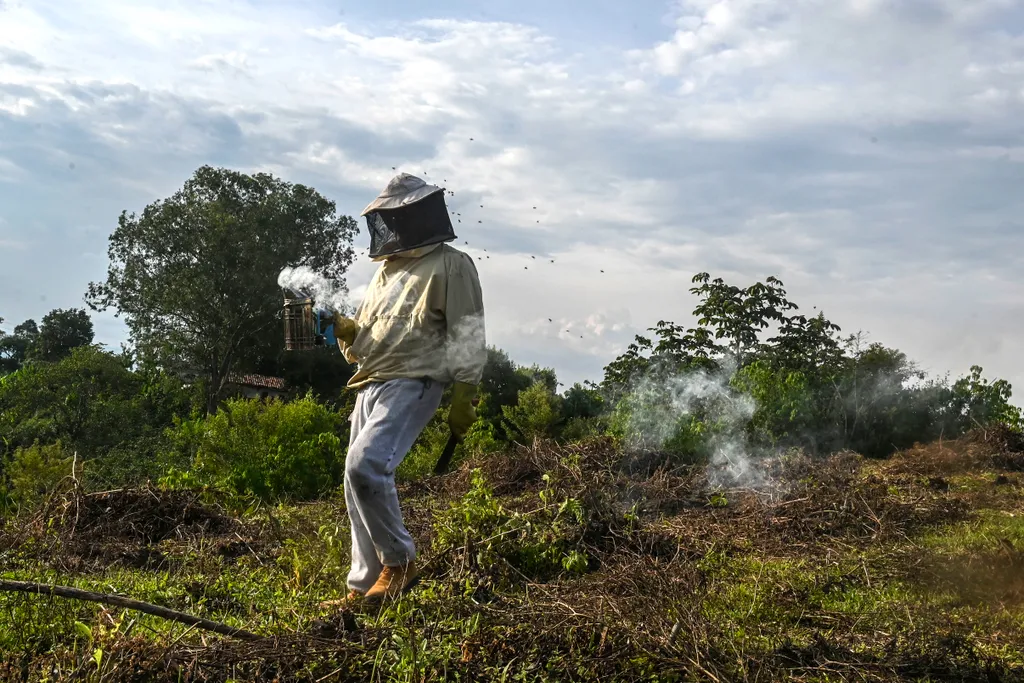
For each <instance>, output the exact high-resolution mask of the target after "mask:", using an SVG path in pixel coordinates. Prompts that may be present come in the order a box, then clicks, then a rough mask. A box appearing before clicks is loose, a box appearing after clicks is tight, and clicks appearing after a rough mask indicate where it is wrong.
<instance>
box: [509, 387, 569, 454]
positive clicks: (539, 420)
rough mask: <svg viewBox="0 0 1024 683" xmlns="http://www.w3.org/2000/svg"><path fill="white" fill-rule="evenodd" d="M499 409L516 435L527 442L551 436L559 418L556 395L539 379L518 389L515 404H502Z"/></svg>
mask: <svg viewBox="0 0 1024 683" xmlns="http://www.w3.org/2000/svg"><path fill="white" fill-rule="evenodd" d="M501 411H502V414H503V415H504V417H505V420H506V421H507V422H508V423H509V424H511V425H512V426H513V427H514V428H515V431H516V433H517V434H518V436H519V437H520V438H522V439H525V440H526V441H527V442H528V443H532V442H533V441H534V439H542V438H545V437H548V436H552V435H553V433H554V429H555V426H556V425H557V424H558V422H559V420H560V419H561V414H560V412H559V398H558V396H556V395H555V394H554V393H553V392H552V391H551V389H550V388H549V387H548V386H547V384H546V383H544V382H541V381H537V382H534V383H533V384H532V385H531V386H530V387H529V388H527V389H524V390H522V391H520V392H519V400H518V402H517V403H516V405H514V406H502V409H501Z"/></svg>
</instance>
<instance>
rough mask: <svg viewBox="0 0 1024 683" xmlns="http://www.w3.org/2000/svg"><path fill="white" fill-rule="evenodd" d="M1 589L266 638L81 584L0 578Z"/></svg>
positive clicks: (241, 637) (234, 635) (246, 637)
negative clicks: (94, 589)
mask: <svg viewBox="0 0 1024 683" xmlns="http://www.w3.org/2000/svg"><path fill="white" fill-rule="evenodd" d="M0 591H7V592H15V593H33V594H36V595H56V596H58V597H62V598H69V599H71V600H84V601H86V602H98V603H100V604H103V605H112V606H114V607H124V608H126V609H131V610H135V611H136V612H143V613H144V614H149V615H151V616H154V617H159V618H161V619H167V620H168V621H176V622H178V623H179V624H187V625H188V626H195V627H196V628H200V629H203V630H204V631H212V632H213V633H219V634H221V635H223V636H229V637H231V638H238V639H239V640H262V637H261V636H258V635H256V634H255V633H249V632H248V631H243V630H242V629H238V628H234V627H232V626H228V625H227V624H222V623H220V622H217V621H210V620H209V619H201V618H199V617H194V616H192V615H191V614H185V613H184V612H178V611H176V610H173V609H167V608H166V607H160V606H159V605H153V604H150V603H148V602H141V601H139V600H132V599H131V598H126V597H123V596H120V595H112V594H110V593H93V592H92V591H86V590H82V589H81V588H72V587H70V586H53V585H49V584H45V583H33V582H31V581H7V580H3V579H0Z"/></svg>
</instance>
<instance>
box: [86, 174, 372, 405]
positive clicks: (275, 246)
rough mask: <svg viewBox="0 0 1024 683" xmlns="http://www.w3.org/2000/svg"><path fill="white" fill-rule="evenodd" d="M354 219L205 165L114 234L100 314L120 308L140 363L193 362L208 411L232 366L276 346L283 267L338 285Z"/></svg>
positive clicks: (266, 178)
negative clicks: (308, 270)
mask: <svg viewBox="0 0 1024 683" xmlns="http://www.w3.org/2000/svg"><path fill="white" fill-rule="evenodd" d="M356 231H357V226H356V223H355V221H354V220H353V219H352V218H351V217H348V216H339V215H338V214H337V212H336V209H335V204H334V202H332V201H330V200H328V199H327V198H325V197H323V196H322V195H320V194H319V193H318V192H316V191H315V190H313V189H312V188H309V187H306V186H304V185H293V184H290V183H287V182H284V181H282V180H279V179H277V178H275V177H273V176H271V175H269V174H266V173H257V174H255V175H246V174H243V173H238V172H235V171H231V170H228V169H223V168H212V167H210V166H203V167H201V168H199V169H198V170H197V171H196V172H195V174H194V175H193V176H192V177H191V178H190V179H189V180H188V181H187V182H186V183H185V185H184V187H183V188H182V189H181V190H179V191H177V192H176V193H174V195H173V196H171V197H170V198H168V199H164V200H160V201H157V202H154V203H153V204H150V205H149V206H147V207H146V208H145V209H144V210H143V212H142V214H141V215H136V214H134V213H131V214H129V213H127V212H124V213H122V214H121V216H120V219H119V220H118V227H117V229H116V230H115V231H114V232H113V234H112V235H111V236H110V243H109V249H108V254H109V257H110V266H109V268H108V271H107V278H106V280H105V281H104V282H100V283H92V284H90V286H89V291H88V295H87V301H88V303H89V304H90V306H92V307H93V308H95V309H97V310H105V309H108V308H114V309H116V311H117V314H118V315H119V316H121V317H123V318H124V320H125V322H126V323H127V325H128V329H129V332H130V336H131V341H132V343H133V344H134V346H135V348H136V349H137V350H138V353H139V356H140V358H141V359H142V361H143V362H144V363H147V364H151V365H154V366H158V367H161V368H165V369H174V370H178V369H184V370H198V371H201V372H202V373H203V375H204V376H205V377H206V385H207V410H208V411H211V412H212V411H213V410H214V409H215V406H216V402H217V398H218V396H219V395H220V394H221V391H222V389H223V385H224V382H225V379H226V377H227V375H228V374H229V372H230V371H231V370H232V368H233V367H234V364H235V362H236V361H237V360H238V359H239V358H240V357H244V356H246V355H247V354H249V355H254V354H258V353H260V352H261V351H262V353H264V354H265V353H266V349H267V348H270V347H272V346H273V347H276V348H280V345H281V343H282V342H281V330H280V324H279V322H278V321H279V316H280V310H281V307H282V299H281V292H280V290H279V288H278V287H277V275H278V273H279V272H280V271H281V270H282V269H283V268H284V267H286V266H300V265H302V266H308V267H310V268H312V269H313V270H314V271H316V272H318V273H321V274H323V275H324V276H325V277H328V278H332V279H336V280H338V281H340V282H343V281H344V279H343V275H344V273H345V270H346V269H347V267H348V266H349V264H350V263H351V262H352V258H353V251H352V247H351V243H352V238H353V236H354V235H355V233H356Z"/></svg>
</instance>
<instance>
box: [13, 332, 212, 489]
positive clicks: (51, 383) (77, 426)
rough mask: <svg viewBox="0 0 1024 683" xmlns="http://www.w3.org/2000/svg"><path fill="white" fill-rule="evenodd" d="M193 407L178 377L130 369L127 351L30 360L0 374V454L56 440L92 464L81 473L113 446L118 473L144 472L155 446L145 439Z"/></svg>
mask: <svg viewBox="0 0 1024 683" xmlns="http://www.w3.org/2000/svg"><path fill="white" fill-rule="evenodd" d="M191 409H192V394H191V392H190V389H188V388H186V387H183V386H182V384H181V382H180V381H179V380H177V379H176V378H173V377H169V376H167V375H164V374H160V373H151V374H143V373H137V372H133V371H132V370H131V361H130V359H129V358H127V357H125V356H121V355H115V354H112V353H108V352H106V351H102V350H99V349H97V348H94V347H91V346H87V347H80V348H76V349H74V350H72V351H71V353H70V355H69V356H68V357H67V358H64V359H63V360H61V361H59V362H56V363H45V362H38V363H29V364H28V365H26V366H25V367H23V368H21V369H20V370H18V371H17V372H15V373H13V374H11V375H8V376H6V377H3V378H0V455H2V454H3V453H4V450H3V449H5V450H6V453H7V455H8V456H10V455H11V453H13V451H14V450H15V449H17V448H27V447H29V446H32V445H33V444H36V443H40V444H55V443H57V442H60V443H61V444H63V447H64V449H65V450H66V451H68V452H77V453H78V459H79V461H80V462H89V463H90V465H98V466H97V467H92V466H90V467H89V468H87V472H97V473H98V472H100V471H103V470H104V464H103V463H102V459H103V458H105V457H106V456H107V455H108V454H110V453H111V451H113V450H115V449H117V450H120V451H121V452H122V453H127V454H128V456H127V457H126V458H124V459H123V460H124V466H125V467H123V468H121V471H125V472H127V471H128V470H131V469H133V468H140V469H143V470H145V471H146V472H147V473H149V472H151V471H152V467H151V464H152V460H151V455H152V454H153V453H154V452H155V450H156V449H154V448H148V449H147V448H146V446H145V444H146V443H151V442H152V441H153V440H154V439H159V438H160V437H161V435H162V433H163V431H164V430H165V429H166V428H167V427H169V426H171V425H172V424H173V419H174V416H175V415H176V414H183V415H188V414H189V412H190V410H191ZM140 444H141V447H140V446H139V445H140ZM0 462H2V460H0ZM105 484H106V485H109V486H118V485H121V484H122V482H121V481H107V482H105Z"/></svg>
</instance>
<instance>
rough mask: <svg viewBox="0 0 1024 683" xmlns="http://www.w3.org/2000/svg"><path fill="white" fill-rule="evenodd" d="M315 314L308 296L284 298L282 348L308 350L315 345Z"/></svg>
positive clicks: (311, 300)
mask: <svg viewBox="0 0 1024 683" xmlns="http://www.w3.org/2000/svg"><path fill="white" fill-rule="evenodd" d="M317 326H318V324H317V316H316V315H315V314H314V312H313V299H311V298H310V297H301V298H289V297H288V296H287V295H285V299H284V348H285V350H286V351H309V350H311V349H313V348H314V347H315V346H316V340H317V332H318V330H317Z"/></svg>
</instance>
